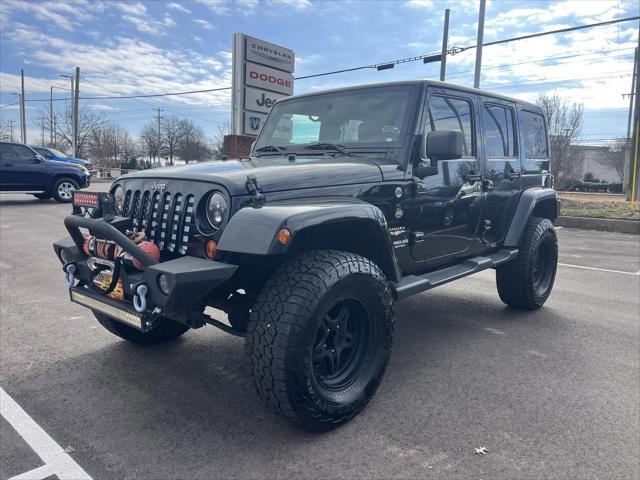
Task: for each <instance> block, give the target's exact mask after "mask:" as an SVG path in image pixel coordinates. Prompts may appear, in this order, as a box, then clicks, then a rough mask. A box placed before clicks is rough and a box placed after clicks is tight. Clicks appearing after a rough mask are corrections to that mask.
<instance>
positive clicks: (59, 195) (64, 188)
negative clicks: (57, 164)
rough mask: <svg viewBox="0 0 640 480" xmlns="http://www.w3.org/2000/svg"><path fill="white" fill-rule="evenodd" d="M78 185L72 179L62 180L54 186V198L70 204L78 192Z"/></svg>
mask: <svg viewBox="0 0 640 480" xmlns="http://www.w3.org/2000/svg"><path fill="white" fill-rule="evenodd" d="M78 188H79V187H78V184H77V183H76V182H75V180H71V179H70V178H60V179H58V180H56V182H55V183H54V184H53V188H52V189H51V192H52V193H53V198H55V199H56V200H57V201H58V202H60V203H70V202H71V200H72V199H73V198H72V195H73V191H74V190H78Z"/></svg>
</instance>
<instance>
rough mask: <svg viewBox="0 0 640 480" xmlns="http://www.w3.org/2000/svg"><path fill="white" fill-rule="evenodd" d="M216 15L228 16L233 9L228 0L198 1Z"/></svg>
mask: <svg viewBox="0 0 640 480" xmlns="http://www.w3.org/2000/svg"><path fill="white" fill-rule="evenodd" d="M197 1H198V3H201V4H203V5H205V6H206V7H207V8H208V9H209V10H211V11H212V12H213V13H214V14H216V15H228V14H229V13H231V8H230V7H229V4H228V2H227V1H226V0H197Z"/></svg>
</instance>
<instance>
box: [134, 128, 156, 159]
mask: <svg viewBox="0 0 640 480" xmlns="http://www.w3.org/2000/svg"><path fill="white" fill-rule="evenodd" d="M138 137H139V139H140V147H141V150H142V151H143V152H144V155H145V156H147V157H148V158H149V161H150V162H151V161H153V162H155V161H156V158H157V157H158V156H159V154H160V145H159V144H158V130H157V128H156V126H155V124H154V123H153V122H150V123H147V124H146V125H145V126H144V127H142V131H141V132H140V135H139V136H138Z"/></svg>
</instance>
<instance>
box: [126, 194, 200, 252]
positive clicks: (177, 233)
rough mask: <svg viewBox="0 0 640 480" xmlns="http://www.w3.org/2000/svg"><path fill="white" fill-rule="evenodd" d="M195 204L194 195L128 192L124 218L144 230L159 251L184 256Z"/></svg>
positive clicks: (191, 226)
mask: <svg viewBox="0 0 640 480" xmlns="http://www.w3.org/2000/svg"><path fill="white" fill-rule="evenodd" d="M194 204H195V199H194V196H193V195H191V194H187V195H183V194H182V193H178V192H175V193H173V194H172V193H171V192H166V191H165V192H157V191H153V192H152V191H149V190H127V192H126V193H125V197H124V205H123V207H122V210H123V213H122V215H123V216H125V217H129V218H130V219H131V220H132V221H133V226H134V227H136V228H138V229H141V230H144V231H145V233H146V234H147V238H148V239H149V240H150V241H152V242H154V243H155V244H156V245H158V247H159V248H160V250H167V251H169V252H178V253H180V254H182V255H184V254H185V253H187V245H188V243H189V233H190V232H191V229H192V228H193V221H194Z"/></svg>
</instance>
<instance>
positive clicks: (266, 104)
mask: <svg viewBox="0 0 640 480" xmlns="http://www.w3.org/2000/svg"><path fill="white" fill-rule="evenodd" d="M284 97H286V95H283V94H281V93H274V92H268V91H266V90H258V89H257V88H251V87H247V88H245V89H244V108H245V109H246V110H252V111H254V112H261V113H269V111H270V110H271V107H273V104H274V103H275V101H276V100H278V99H280V98H284Z"/></svg>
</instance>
